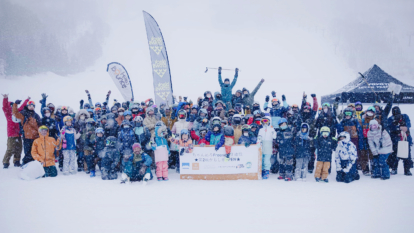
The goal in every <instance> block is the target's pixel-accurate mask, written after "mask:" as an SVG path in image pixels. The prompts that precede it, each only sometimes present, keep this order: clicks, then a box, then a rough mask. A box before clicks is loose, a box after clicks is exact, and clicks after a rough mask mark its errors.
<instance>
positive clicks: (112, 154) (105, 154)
mask: <svg viewBox="0 0 414 233" xmlns="http://www.w3.org/2000/svg"><path fill="white" fill-rule="evenodd" d="M116 144H117V140H116V138H115V137H112V136H110V137H108V138H107V139H106V146H105V149H103V150H102V152H100V153H99V158H100V159H101V166H102V175H101V178H102V180H115V179H117V178H118V175H117V174H116V172H115V168H116V166H117V165H118V163H119V159H120V154H119V151H118V149H117V148H116Z"/></svg>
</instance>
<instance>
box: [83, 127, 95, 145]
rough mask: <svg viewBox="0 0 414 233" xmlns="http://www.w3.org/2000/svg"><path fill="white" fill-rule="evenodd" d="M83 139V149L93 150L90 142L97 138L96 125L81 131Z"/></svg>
mask: <svg viewBox="0 0 414 233" xmlns="http://www.w3.org/2000/svg"><path fill="white" fill-rule="evenodd" d="M81 134H82V135H81V137H80V138H81V141H82V144H83V150H88V151H92V150H93V147H92V146H91V145H90V143H88V142H89V141H94V140H95V136H96V135H95V127H91V128H85V129H83V130H82V131H81Z"/></svg>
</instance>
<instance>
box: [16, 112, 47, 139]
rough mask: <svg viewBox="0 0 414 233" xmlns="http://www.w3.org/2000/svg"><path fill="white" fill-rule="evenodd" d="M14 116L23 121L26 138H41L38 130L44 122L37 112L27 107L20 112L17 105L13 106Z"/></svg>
mask: <svg viewBox="0 0 414 233" xmlns="http://www.w3.org/2000/svg"><path fill="white" fill-rule="evenodd" d="M13 115H14V116H15V117H16V118H17V119H19V120H20V121H21V122H20V123H21V124H22V125H23V130H24V138H26V139H36V138H38V137H39V133H38V132H37V130H38V129H39V127H40V126H41V125H40V124H41V123H42V122H41V120H40V117H39V115H37V113H36V112H34V111H30V110H29V109H27V107H25V108H24V109H23V110H22V111H20V112H19V111H18V109H17V104H13Z"/></svg>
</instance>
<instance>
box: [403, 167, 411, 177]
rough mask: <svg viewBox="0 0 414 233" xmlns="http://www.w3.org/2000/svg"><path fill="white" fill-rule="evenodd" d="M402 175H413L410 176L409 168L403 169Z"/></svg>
mask: <svg viewBox="0 0 414 233" xmlns="http://www.w3.org/2000/svg"><path fill="white" fill-rule="evenodd" d="M404 175H405V176H412V175H413V174H411V172H410V169H409V168H404Z"/></svg>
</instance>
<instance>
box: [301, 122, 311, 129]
mask: <svg viewBox="0 0 414 233" xmlns="http://www.w3.org/2000/svg"><path fill="white" fill-rule="evenodd" d="M301 128H302V129H309V125H308V124H306V123H302V126H301Z"/></svg>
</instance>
